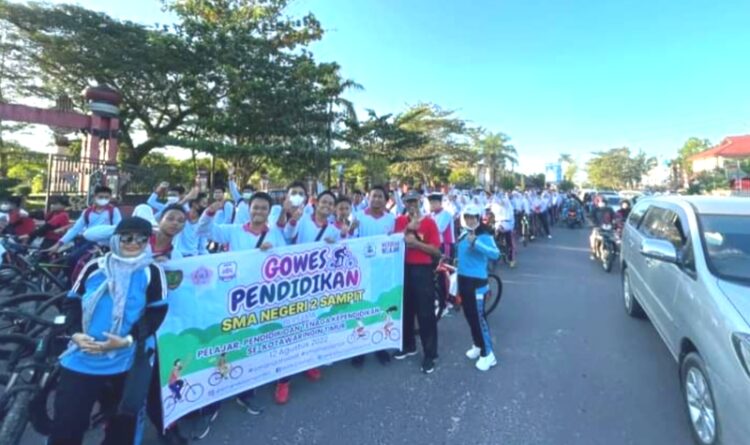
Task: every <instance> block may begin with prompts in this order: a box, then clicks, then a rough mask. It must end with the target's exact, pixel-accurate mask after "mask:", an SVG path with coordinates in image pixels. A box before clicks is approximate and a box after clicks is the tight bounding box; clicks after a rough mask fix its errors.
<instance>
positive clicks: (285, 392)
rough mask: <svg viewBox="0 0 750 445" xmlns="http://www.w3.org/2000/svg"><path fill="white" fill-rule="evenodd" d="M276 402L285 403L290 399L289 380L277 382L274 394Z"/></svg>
mask: <svg viewBox="0 0 750 445" xmlns="http://www.w3.org/2000/svg"><path fill="white" fill-rule="evenodd" d="M273 397H274V399H275V400H276V403H277V404H279V405H284V404H286V403H287V402H288V401H289V382H279V383H277V384H276V391H275V392H274V395H273Z"/></svg>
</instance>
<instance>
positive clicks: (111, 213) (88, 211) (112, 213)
mask: <svg viewBox="0 0 750 445" xmlns="http://www.w3.org/2000/svg"><path fill="white" fill-rule="evenodd" d="M93 211H94V207H93V206H91V207H88V208H86V210H84V211H83V222H84V223H86V226H87V227H88V225H89V219H90V216H89V215H91V212H93ZM107 211H108V212H109V225H110V226H111V225H112V224H114V219H115V207H114V206H113V205H107Z"/></svg>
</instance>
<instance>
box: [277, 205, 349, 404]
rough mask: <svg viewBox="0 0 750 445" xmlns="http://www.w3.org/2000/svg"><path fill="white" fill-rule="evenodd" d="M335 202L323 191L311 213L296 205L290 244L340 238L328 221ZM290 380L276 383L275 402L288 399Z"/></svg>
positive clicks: (310, 373)
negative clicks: (305, 213)
mask: <svg viewBox="0 0 750 445" xmlns="http://www.w3.org/2000/svg"><path fill="white" fill-rule="evenodd" d="M335 203H336V198H335V196H334V195H333V193H332V192H331V191H324V192H322V193H320V194H319V195H318V196H317V198H316V204H315V210H314V213H313V214H312V215H310V216H306V215H304V210H303V209H302V208H301V207H297V208H296V209H295V210H294V211H293V212H292V214H291V216H290V218H289V220H288V221H287V224H286V228H285V238H286V239H288V240H291V243H292V244H307V243H315V242H319V241H325V242H328V243H334V242H336V241H338V240H339V239H341V231H340V229H337V228H336V226H335V224H332V223H330V217H331V215H332V214H333V211H334V205H335ZM305 375H306V376H307V378H308V379H309V380H311V381H318V380H320V379H321V377H322V374H321V372H320V369H318V368H313V369H308V370H307V371H305ZM290 382H291V378H290V377H284V378H283V379H280V380H279V381H278V382H277V383H276V391H275V393H274V398H275V400H276V403H277V404H279V405H283V404H285V403H287V402H288V401H289V393H290V391H291V386H290Z"/></svg>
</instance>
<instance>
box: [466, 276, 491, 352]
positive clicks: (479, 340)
mask: <svg viewBox="0 0 750 445" xmlns="http://www.w3.org/2000/svg"><path fill="white" fill-rule="evenodd" d="M486 286H487V280H481V279H479V278H471V277H464V276H461V275H459V276H458V293H459V294H460V295H461V301H462V303H461V304H462V306H463V308H464V315H466V321H467V322H468V323H469V329H470V330H471V340H472V341H473V342H474V346H478V347H479V348H481V349H482V357H484V356H486V355H487V354H489V353H490V352H492V337H490V328H489V325H488V324H487V318H486V317H485V316H484V299H477V289H481V288H482V287H486Z"/></svg>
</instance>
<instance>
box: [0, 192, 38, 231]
mask: <svg viewBox="0 0 750 445" xmlns="http://www.w3.org/2000/svg"><path fill="white" fill-rule="evenodd" d="M21 203H22V199H21V197H20V196H11V197H10V198H7V199H5V200H4V201H3V202H1V203H0V212H3V213H5V214H6V215H7V216H6V217H5V218H3V220H2V221H1V222H0V228H1V229H2V230H0V233H1V234H3V235H14V236H18V237H23V238H24V239H28V237H29V235H31V233H32V232H33V231H34V229H35V228H36V224H35V223H34V220H33V219H31V217H29V215H28V213H26V212H24V211H23V210H22V209H21Z"/></svg>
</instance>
